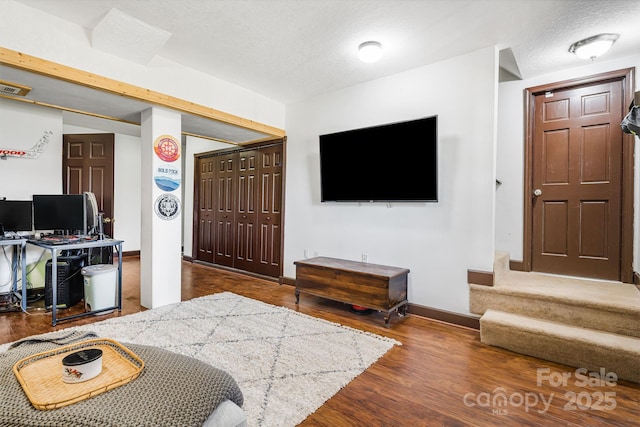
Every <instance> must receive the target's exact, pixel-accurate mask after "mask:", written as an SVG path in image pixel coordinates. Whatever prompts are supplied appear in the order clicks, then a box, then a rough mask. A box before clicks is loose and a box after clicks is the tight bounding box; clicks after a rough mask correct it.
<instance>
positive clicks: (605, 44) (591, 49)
mask: <svg viewBox="0 0 640 427" xmlns="http://www.w3.org/2000/svg"><path fill="white" fill-rule="evenodd" d="M618 37H620V36H619V35H618V34H598V35H597V36H593V37H589V38H586V39H584V40H580V41H578V42H575V43H574V44H572V45H571V46H570V47H569V52H571V53H575V54H576V56H577V57H578V58H582V59H591V60H592V61H593V60H594V59H596V58H597V57H598V56H600V55H602V54H603V53H605V52H606V51H608V50H609V48H610V47H611V46H612V45H613V43H615V41H616V40H618Z"/></svg>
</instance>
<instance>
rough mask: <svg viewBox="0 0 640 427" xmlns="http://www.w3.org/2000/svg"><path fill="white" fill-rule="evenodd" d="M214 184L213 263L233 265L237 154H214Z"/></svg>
mask: <svg viewBox="0 0 640 427" xmlns="http://www.w3.org/2000/svg"><path fill="white" fill-rule="evenodd" d="M214 158H215V162H216V180H215V182H216V184H215V188H214V189H213V192H214V200H213V207H214V210H215V223H216V227H215V231H214V232H215V256H214V260H213V261H214V263H216V264H220V265H225V266H228V267H233V259H234V256H233V253H234V241H235V233H234V214H235V193H236V190H235V184H236V179H235V171H236V163H237V158H238V156H237V154H229V155H221V156H216V157H214Z"/></svg>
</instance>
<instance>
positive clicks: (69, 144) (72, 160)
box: [62, 133, 114, 236]
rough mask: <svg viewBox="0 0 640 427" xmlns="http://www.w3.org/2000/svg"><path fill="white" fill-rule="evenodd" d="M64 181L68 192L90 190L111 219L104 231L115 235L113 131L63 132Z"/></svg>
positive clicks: (64, 186) (106, 215) (80, 192)
mask: <svg viewBox="0 0 640 427" xmlns="http://www.w3.org/2000/svg"><path fill="white" fill-rule="evenodd" d="M62 140H63V149H62V151H63V156H62V171H63V172H62V184H63V188H64V193H65V194H82V193H83V192H85V191H91V192H92V193H94V194H95V195H96V200H97V202H98V209H99V210H100V211H101V212H103V213H104V218H106V219H108V221H109V222H107V223H105V224H104V232H105V234H107V235H108V236H113V225H112V220H113V164H114V161H113V157H114V134H112V133H97V134H68V135H63V139H62Z"/></svg>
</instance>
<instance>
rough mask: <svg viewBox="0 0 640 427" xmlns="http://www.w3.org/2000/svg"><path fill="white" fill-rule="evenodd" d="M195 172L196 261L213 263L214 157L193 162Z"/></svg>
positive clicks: (197, 159)
mask: <svg viewBox="0 0 640 427" xmlns="http://www.w3.org/2000/svg"><path fill="white" fill-rule="evenodd" d="M195 162H196V165H195V170H197V171H199V172H200V173H199V176H198V192H197V194H196V196H197V198H198V199H197V207H198V212H197V215H198V219H197V221H198V225H197V227H196V230H197V231H198V233H197V234H196V235H195V236H196V238H197V242H196V248H197V259H199V260H200V261H205V262H210V263H213V261H214V253H215V241H214V235H215V233H214V230H215V211H214V209H213V198H214V194H215V193H214V191H213V189H214V188H215V186H214V183H215V166H216V161H215V158H214V157H204V158H203V157H199V158H196V160H195Z"/></svg>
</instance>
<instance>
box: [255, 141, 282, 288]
mask: <svg viewBox="0 0 640 427" xmlns="http://www.w3.org/2000/svg"><path fill="white" fill-rule="evenodd" d="M283 155H284V154H283V145H282V144H279V145H275V146H271V147H266V148H263V149H262V150H260V198H259V199H260V209H259V211H258V231H259V236H258V253H259V263H258V265H257V266H256V268H257V272H258V273H261V274H264V275H267V276H273V277H278V276H279V275H281V274H282V270H281V264H282V262H281V254H282V224H281V221H282V203H283V195H282V188H283V174H282V166H283V163H284V158H283Z"/></svg>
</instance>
